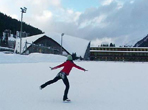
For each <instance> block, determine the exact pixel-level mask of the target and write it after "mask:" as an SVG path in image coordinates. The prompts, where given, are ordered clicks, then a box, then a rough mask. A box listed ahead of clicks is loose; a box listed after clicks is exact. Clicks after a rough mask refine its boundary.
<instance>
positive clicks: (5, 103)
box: [0, 53, 148, 110]
mask: <svg viewBox="0 0 148 110" xmlns="http://www.w3.org/2000/svg"><path fill="white" fill-rule="evenodd" d="M65 60H66V58H65V57H61V56H58V55H43V54H31V55H29V56H24V55H16V54H3V53H0V110H148V85H147V84H148V72H147V71H148V68H147V66H148V63H133V62H91V61H88V62H86V61H76V62H75V63H76V64H77V65H79V66H82V67H84V68H85V69H87V70H88V71H87V72H83V71H81V70H77V69H75V68H73V70H72V71H71V74H70V75H69V76H68V78H69V82H70V91H69V98H70V99H71V100H72V102H71V103H63V102H62V97H63V92H64V89H65V87H64V84H63V82H62V81H61V80H60V81H58V82H57V83H55V84H53V85H50V86H47V87H46V88H45V89H43V90H40V89H39V86H40V85H41V84H42V83H44V82H46V81H48V80H50V79H52V78H54V77H55V76H56V74H57V73H58V72H59V71H60V70H61V69H57V70H52V71H51V70H50V69H49V66H51V67H53V66H56V65H58V64H60V63H62V62H63V61H65Z"/></svg>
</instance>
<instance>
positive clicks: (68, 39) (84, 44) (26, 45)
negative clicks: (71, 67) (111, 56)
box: [15, 33, 90, 60]
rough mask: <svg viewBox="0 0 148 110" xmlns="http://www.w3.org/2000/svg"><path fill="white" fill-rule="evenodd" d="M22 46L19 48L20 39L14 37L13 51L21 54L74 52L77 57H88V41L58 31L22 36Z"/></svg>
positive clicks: (63, 53) (64, 53) (65, 53)
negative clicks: (14, 45)
mask: <svg viewBox="0 0 148 110" xmlns="http://www.w3.org/2000/svg"><path fill="white" fill-rule="evenodd" d="M21 47H22V48H21V49H20V39H19V38H18V39H16V47H15V52H16V53H20V51H21V54H30V53H35V52H38V53H52V54H62V55H68V54H73V53H76V55H77V56H78V57H81V58H83V59H85V60H87V59H89V56H90V54H89V52H90V42H89V41H87V40H84V39H81V38H77V37H73V36H69V35H66V34H64V35H61V34H59V33H49V34H39V35H34V36H30V37H25V38H22V46H21Z"/></svg>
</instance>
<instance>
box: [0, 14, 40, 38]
mask: <svg viewBox="0 0 148 110" xmlns="http://www.w3.org/2000/svg"><path fill="white" fill-rule="evenodd" d="M20 25H21V21H18V20H16V19H13V18H11V17H10V16H7V15H5V14H3V13H1V12H0V37H2V34H3V32H4V31H5V30H6V29H9V30H11V34H13V35H16V31H20ZM22 25H23V31H25V32H27V33H29V35H30V36H31V35H36V34H41V33H43V32H42V31H41V30H40V29H38V28H35V27H33V26H31V25H28V24H26V23H25V22H23V24H22Z"/></svg>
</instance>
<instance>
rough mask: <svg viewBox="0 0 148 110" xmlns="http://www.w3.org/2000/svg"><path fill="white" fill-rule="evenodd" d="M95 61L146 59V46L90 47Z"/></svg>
mask: <svg viewBox="0 0 148 110" xmlns="http://www.w3.org/2000/svg"><path fill="white" fill-rule="evenodd" d="M90 59H91V60H95V61H143V62H145V61H146V62H147V61H148V47H91V48H90Z"/></svg>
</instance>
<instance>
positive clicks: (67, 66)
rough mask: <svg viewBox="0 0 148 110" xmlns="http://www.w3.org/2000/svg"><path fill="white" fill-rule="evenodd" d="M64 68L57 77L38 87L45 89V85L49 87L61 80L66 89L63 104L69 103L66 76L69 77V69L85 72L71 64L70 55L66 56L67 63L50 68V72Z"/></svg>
mask: <svg viewBox="0 0 148 110" xmlns="http://www.w3.org/2000/svg"><path fill="white" fill-rule="evenodd" d="M63 66H64V68H63V69H62V70H61V71H60V72H59V73H58V74H57V76H56V77H55V78H54V79H53V80H50V81H47V82H46V83H44V84H42V85H41V86H40V88H41V89H43V88H45V87H46V86H47V85H50V84H52V83H55V82H56V81H58V80H59V79H62V80H63V82H64V84H65V86H66V88H65V91H64V96H63V101H64V102H70V99H68V90H69V87H70V86H69V81H68V78H67V76H68V75H69V73H70V71H71V69H72V68H73V67H75V68H77V69H80V70H83V71H87V70H85V69H84V68H82V67H80V66H77V65H76V64H75V63H74V62H73V59H72V56H71V55H68V56H67V61H66V62H64V63H62V64H60V65H58V66H56V67H53V68H52V67H50V68H51V70H54V69H57V68H60V67H63Z"/></svg>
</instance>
